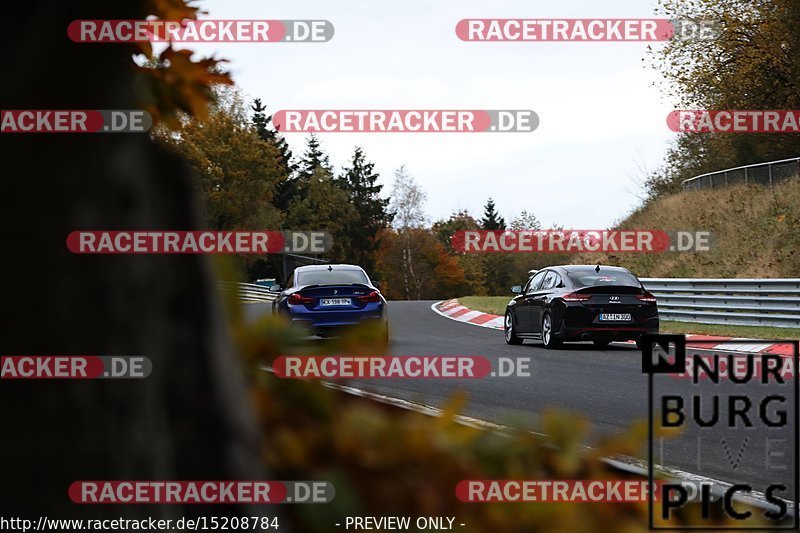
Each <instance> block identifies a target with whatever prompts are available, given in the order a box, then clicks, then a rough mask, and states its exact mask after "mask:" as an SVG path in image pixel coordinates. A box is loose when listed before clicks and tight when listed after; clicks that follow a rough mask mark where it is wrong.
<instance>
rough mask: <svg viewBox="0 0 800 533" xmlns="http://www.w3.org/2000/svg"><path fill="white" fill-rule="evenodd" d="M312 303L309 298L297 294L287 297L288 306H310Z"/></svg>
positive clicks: (312, 299)
mask: <svg viewBox="0 0 800 533" xmlns="http://www.w3.org/2000/svg"><path fill="white" fill-rule="evenodd" d="M313 302H314V298H312V297H310V296H303V295H301V294H298V293H294V294H292V295H291V296H289V303H290V304H294V305H300V304H310V303H313Z"/></svg>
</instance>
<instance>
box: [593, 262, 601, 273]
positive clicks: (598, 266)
mask: <svg viewBox="0 0 800 533" xmlns="http://www.w3.org/2000/svg"><path fill="white" fill-rule="evenodd" d="M594 271H595V272H600V263H597V266H596V267H594Z"/></svg>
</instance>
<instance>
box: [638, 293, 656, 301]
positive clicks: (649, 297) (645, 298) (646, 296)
mask: <svg viewBox="0 0 800 533" xmlns="http://www.w3.org/2000/svg"><path fill="white" fill-rule="evenodd" d="M636 299H637V300H639V301H640V302H649V303H655V301H656V297H655V296H653V295H652V294H651V293H649V292H647V291H645V292H644V294H637V295H636Z"/></svg>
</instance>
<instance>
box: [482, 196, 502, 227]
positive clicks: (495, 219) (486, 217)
mask: <svg viewBox="0 0 800 533" xmlns="http://www.w3.org/2000/svg"><path fill="white" fill-rule="evenodd" d="M481 227H482V228H483V229H485V230H501V229H506V221H505V220H504V219H503V217H501V216H500V215H499V214H498V213H497V211H496V210H495V206H494V200H492V199H491V198H489V200H488V201H487V202H486V205H485V206H483V218H482V219H481Z"/></svg>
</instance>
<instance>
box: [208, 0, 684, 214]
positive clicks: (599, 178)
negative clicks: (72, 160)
mask: <svg viewBox="0 0 800 533" xmlns="http://www.w3.org/2000/svg"><path fill="white" fill-rule="evenodd" d="M199 5H200V7H201V8H202V9H204V10H205V11H207V12H208V15H206V16H205V17H204V18H206V17H207V18H215V19H217V18H225V19H232V18H235V19H326V20H329V21H331V22H332V23H333V26H334V28H335V35H334V37H333V39H332V40H331V41H329V42H327V43H242V44H231V43H215V44H208V45H202V46H198V45H193V48H194V49H196V50H197V51H199V52H202V53H204V54H212V53H213V54H215V55H216V56H217V57H222V58H226V59H229V60H230V63H229V65H228V67H229V68H230V69H231V72H232V75H233V77H234V79H235V81H236V83H237V85H238V86H239V87H240V88H241V89H242V90H243V91H244V93H245V94H246V95H247V96H249V97H259V98H261V99H262V100H263V101H264V103H265V104H266V105H267V106H268V109H269V111H270V112H275V111H277V110H279V109H411V108H417V109H533V110H534V111H536V112H537V113H538V115H539V118H540V125H539V128H538V129H537V130H536V131H534V132H532V133H504V134H498V133H484V134H463V133H451V134H439V133H424V134H413V133H409V134H397V133H390V134H387V133H322V134H319V136H320V139H321V141H322V145H323V148H324V149H325V150H326V151H327V152H328V153H329V154H330V156H331V161H332V163H333V164H334V165H335V166H336V168H337V170H338V169H339V168H341V167H342V166H343V165H345V164H347V163H348V161H349V158H350V155H351V154H352V151H353V147H354V146H356V145H359V146H362V147H364V149H365V150H366V153H367V156H368V157H369V159H370V160H372V161H374V162H375V163H376V167H377V170H378V171H379V172H380V174H381V181H382V182H383V183H384V184H385V187H384V192H385V193H386V194H387V195H388V193H389V191H390V190H391V184H392V181H393V171H394V169H396V168H398V167H399V166H400V165H403V164H405V165H406V166H407V167H408V170H409V171H410V172H411V174H413V175H414V177H415V178H416V179H417V181H418V183H419V184H420V185H421V186H422V188H423V189H424V190H425V191H426V193H427V195H428V201H427V204H426V211H427V213H428V215H429V217H430V218H431V220H436V219H438V218H443V217H447V216H448V215H449V214H450V213H451V212H452V211H454V210H458V209H468V210H469V211H470V212H471V213H472V214H473V215H474V216H476V217H479V216H480V215H481V214H482V212H483V209H482V206H483V204H484V203H485V202H486V199H487V198H488V197H489V196H492V197H494V199H495V203H496V204H497V208H498V210H499V211H500V214H501V215H503V216H504V217H505V218H506V220H507V221H508V222H510V221H511V220H512V219H513V218H514V217H515V216H516V215H517V214H519V213H520V212H521V211H522V210H523V209H525V210H528V211H530V212H533V213H534V214H535V215H536V216H537V217H538V218H539V219H540V220H541V221H542V223H543V224H544V225H545V227H548V226H550V225H552V224H560V225H563V226H565V227H567V228H580V229H594V228H603V227H608V226H609V225H611V224H612V223H613V222H614V221H615V220H619V219H620V218H622V217H624V215H625V214H626V213H627V212H629V211H630V210H631V209H632V208H633V207H635V206H636V205H637V204H638V203H639V200H638V199H637V196H636V195H637V194H639V195H641V191H640V190H639V187H638V185H637V183H636V180H637V179H638V178H641V177H642V176H643V173H642V170H641V169H642V168H643V167H644V168H646V169H648V170H652V169H655V168H656V167H658V166H659V165H660V163H661V161H662V158H663V156H664V154H665V151H666V148H667V143H668V141H670V140H672V139H673V138H674V135H675V134H674V133H672V132H670V131H669V129H668V128H667V126H666V116H667V113H669V111H671V110H672V109H673V107H672V105H671V102H670V101H669V100H668V99H667V98H666V97H665V96H664V95H662V93H661V92H660V91H659V90H658V89H657V88H656V87H654V86H652V83H653V82H654V81H655V80H656V79H657V76H658V75H657V73H656V72H655V71H653V70H652V69H651V68H649V67H648V66H647V65H646V63H647V62H646V61H643V59H644V58H645V57H646V47H647V43H613V42H605V43H578V42H560V43H559V42H553V43H542V42H520V43H511V42H495V43H491V42H462V41H460V40H459V39H458V38H457V37H456V34H455V25H456V23H457V22H458V21H459V20H460V19H462V18H482V17H483V18H523V17H524V18H649V17H653V16H654V11H653V10H654V7H655V0H636V1H634V0H608V1H606V2H597V1H596V0H594V1H592V0H585V1H584V0H575V1H569V2H544V1H541V0H536V1H527V2H525V1H522V0H518V1H510V0H508V1H507V0H495V1H493V2H486V1H485V0H484V1H476V0H439V1H431V0H402V1H398V0H392V1H387V0H381V1H380V2H376V1H374V0H373V1H368V0H341V1H336V2H332V1H330V0H292V1H291V2H273V1H259V0H203V1H202V2H200V4H199ZM305 135H306V134H298V133H295V134H288V135H287V136H286V138H287V140H288V142H289V144H290V146H291V148H292V150H293V151H294V153H295V154H296V155H298V154H300V153H302V152H303V149H304V140H305Z"/></svg>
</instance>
